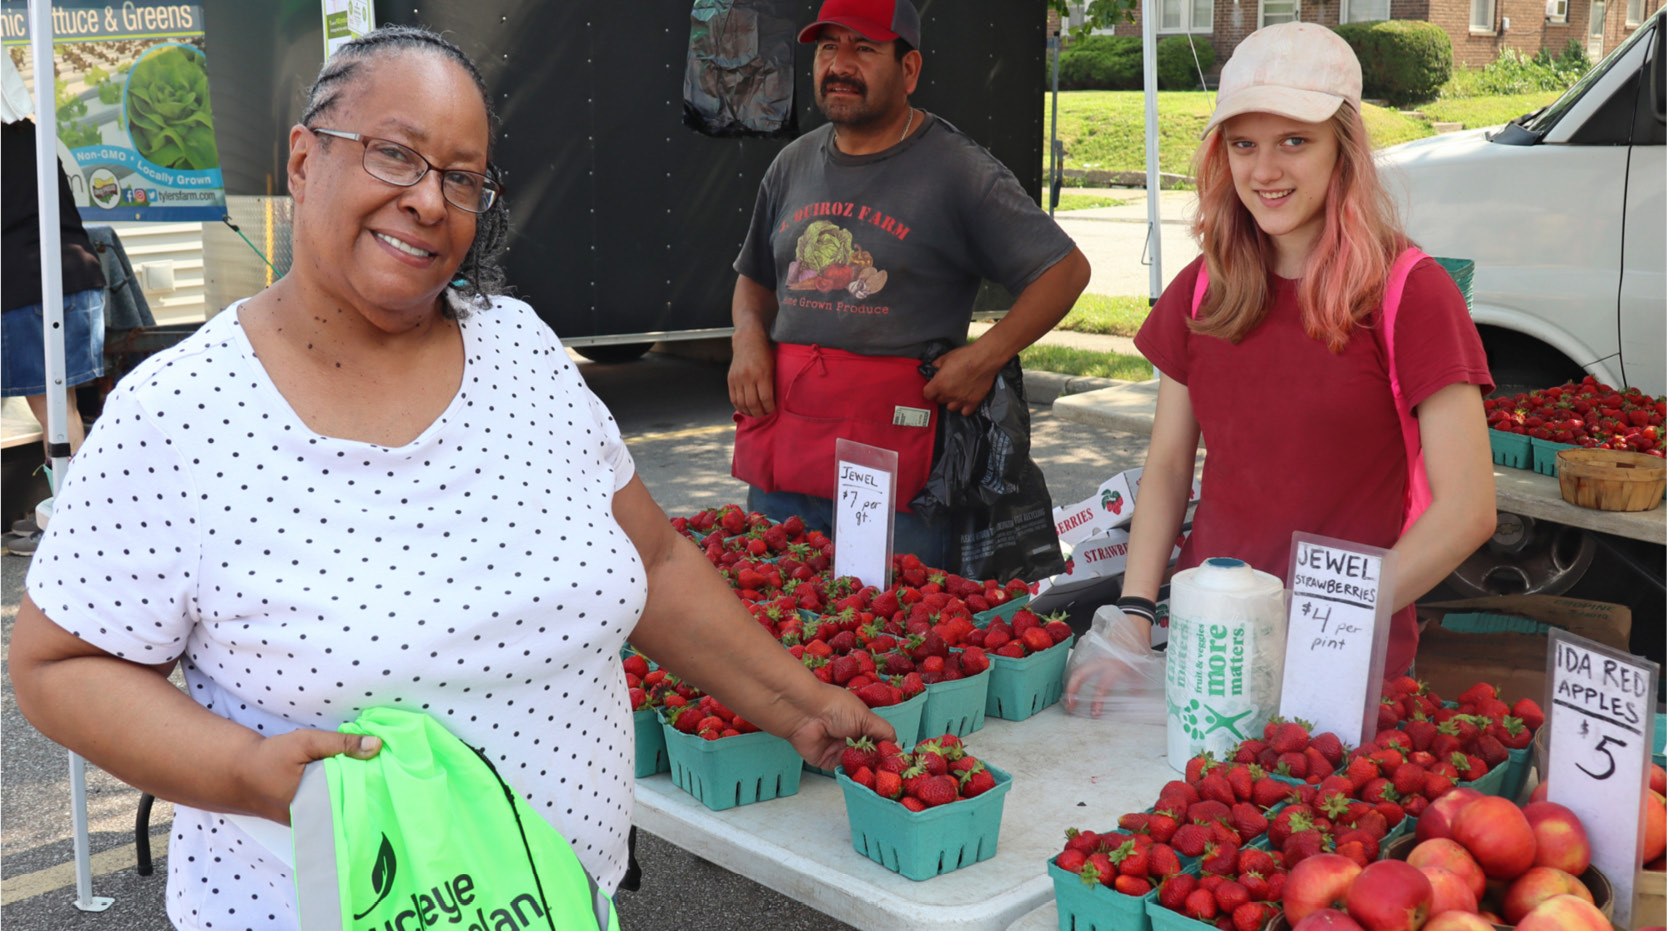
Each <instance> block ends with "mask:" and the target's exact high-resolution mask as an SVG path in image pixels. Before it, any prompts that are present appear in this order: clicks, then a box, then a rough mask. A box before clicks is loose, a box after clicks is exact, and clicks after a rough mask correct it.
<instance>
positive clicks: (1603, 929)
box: [1516, 895, 1614, 931]
mask: <svg viewBox="0 0 1667 931" xmlns="http://www.w3.org/2000/svg"><path fill="white" fill-rule="evenodd" d="M1516 931H1614V926H1613V925H1611V924H1610V923H1609V919H1607V918H1605V917H1603V912H1600V911H1598V909H1597V906H1595V905H1593V904H1592V903H1590V902H1587V901H1586V900H1584V899H1580V898H1577V897H1575V896H1572V895H1555V896H1552V897H1551V898H1549V899H1546V900H1545V901H1544V902H1541V903H1540V905H1539V907H1538V908H1536V909H1534V910H1533V911H1531V912H1529V913H1528V916H1527V917H1526V918H1524V919H1522V921H1520V922H1518V923H1517V929H1516Z"/></svg>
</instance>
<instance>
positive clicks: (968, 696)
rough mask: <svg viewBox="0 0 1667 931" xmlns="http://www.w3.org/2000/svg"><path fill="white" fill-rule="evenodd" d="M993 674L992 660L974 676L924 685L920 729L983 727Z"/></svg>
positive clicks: (964, 731)
mask: <svg viewBox="0 0 1667 931" xmlns="http://www.w3.org/2000/svg"><path fill="white" fill-rule="evenodd" d="M991 658H992V659H994V657H991ZM994 677H995V668H994V664H992V665H991V668H989V669H986V670H984V671H983V672H981V673H979V674H978V675H976V676H967V677H965V678H962V679H945V680H943V681H941V682H934V683H932V684H931V685H928V686H927V687H926V707H925V708H924V709H922V711H921V713H920V733H922V734H954V735H955V736H957V737H965V736H967V735H968V734H971V733H972V732H974V731H977V730H981V729H983V727H984V708H985V705H986V704H987V702H988V700H989V694H990V680H991V679H993V678H994ZM894 726H895V725H894ZM905 746H907V745H906V744H905Z"/></svg>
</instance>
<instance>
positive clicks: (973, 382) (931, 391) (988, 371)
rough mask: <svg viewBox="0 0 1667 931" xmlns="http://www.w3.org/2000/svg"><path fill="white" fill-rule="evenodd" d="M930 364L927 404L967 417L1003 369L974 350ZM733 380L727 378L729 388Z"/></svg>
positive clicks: (969, 348)
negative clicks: (931, 366)
mask: <svg viewBox="0 0 1667 931" xmlns="http://www.w3.org/2000/svg"><path fill="white" fill-rule="evenodd" d="M1005 361H1006V360H1003V362H1005ZM932 364H933V365H934V366H936V368H937V370H938V373H937V374H936V375H934V376H932V380H931V381H929V382H927V383H926V388H925V391H924V393H925V395H926V400H928V401H931V402H932V403H934V404H942V405H943V406H944V407H946V408H948V409H949V410H951V411H954V412H955V413H957V414H969V415H970V414H972V413H973V412H975V411H977V410H978V405H979V404H982V403H983V402H984V399H985V398H986V397H988V396H989V394H990V386H991V385H994V384H995V382H996V373H997V372H999V371H1001V366H1002V362H998V363H996V365H995V366H994V367H991V366H990V364H989V362H988V361H986V360H984V359H983V358H981V356H980V354H979V353H978V352H977V351H976V350H975V347H973V346H962V347H961V348H960V349H952V350H950V351H949V352H946V353H944V354H943V355H941V356H939V357H938V358H937V360H936V361H935V362H933V363H932ZM732 372H733V370H732ZM734 377H735V376H734V375H733V374H731V375H730V379H731V383H732V384H733V381H734ZM732 390H733V389H732Z"/></svg>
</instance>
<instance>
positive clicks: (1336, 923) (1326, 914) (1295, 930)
mask: <svg viewBox="0 0 1667 931" xmlns="http://www.w3.org/2000/svg"><path fill="white" fill-rule="evenodd" d="M1310 859H1312V858H1310ZM1304 862H1307V861H1304ZM1297 865H1298V866H1301V865H1302V864H1301V863H1299V864H1297ZM1288 915H1289V913H1287V916H1288ZM1291 931H1366V929H1364V928H1362V927H1361V926H1360V923H1359V922H1357V921H1355V920H1354V919H1353V918H1350V917H1349V916H1347V915H1345V914H1343V913H1342V912H1340V911H1338V910H1337V909H1335V908H1322V909H1320V910H1319V911H1317V912H1309V913H1308V917H1307V918H1304V919H1303V920H1301V921H1299V922H1297V923H1296V925H1295V926H1294V927H1292V928H1291ZM1487 931H1493V929H1492V928H1489V929H1487Z"/></svg>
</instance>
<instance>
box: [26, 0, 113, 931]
mask: <svg viewBox="0 0 1667 931" xmlns="http://www.w3.org/2000/svg"><path fill="white" fill-rule="evenodd" d="M29 44H30V51H31V53H32V55H33V56H34V66H35V189H36V191H37V192H38V195H39V201H38V203H39V204H40V242H41V310H42V311H43V315H44V318H45V331H46V332H45V337H44V338H45V343H46V346H45V351H46V424H45V426H46V439H47V447H46V449H47V455H49V456H50V457H51V458H52V486H53V487H52V492H53V494H57V492H58V488H57V485H58V482H60V481H61V480H62V479H63V476H64V469H65V467H66V466H68V465H69V411H68V409H67V404H66V401H67V399H68V398H67V393H68V386H67V385H65V384H64V380H65V374H64V269H63V247H62V243H61V242H60V240H59V236H58V169H57V164H58V101H57V93H56V84H55V82H54V76H55V75H54V73H53V68H52V4H51V3H50V0H29ZM69 780H70V807H71V809H72V812H71V814H72V817H73V820H74V822H75V907H76V908H79V909H81V910H82V911H84V912H102V911H104V910H105V909H107V908H109V907H110V905H111V903H112V902H114V901H115V900H114V899H110V898H106V897H104V896H95V895H93V878H92V856H91V853H90V852H89V850H88V841H87V773H86V763H85V762H84V761H83V760H82V759H81V757H79V756H77V755H76V754H74V753H71V754H70V755H69Z"/></svg>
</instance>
